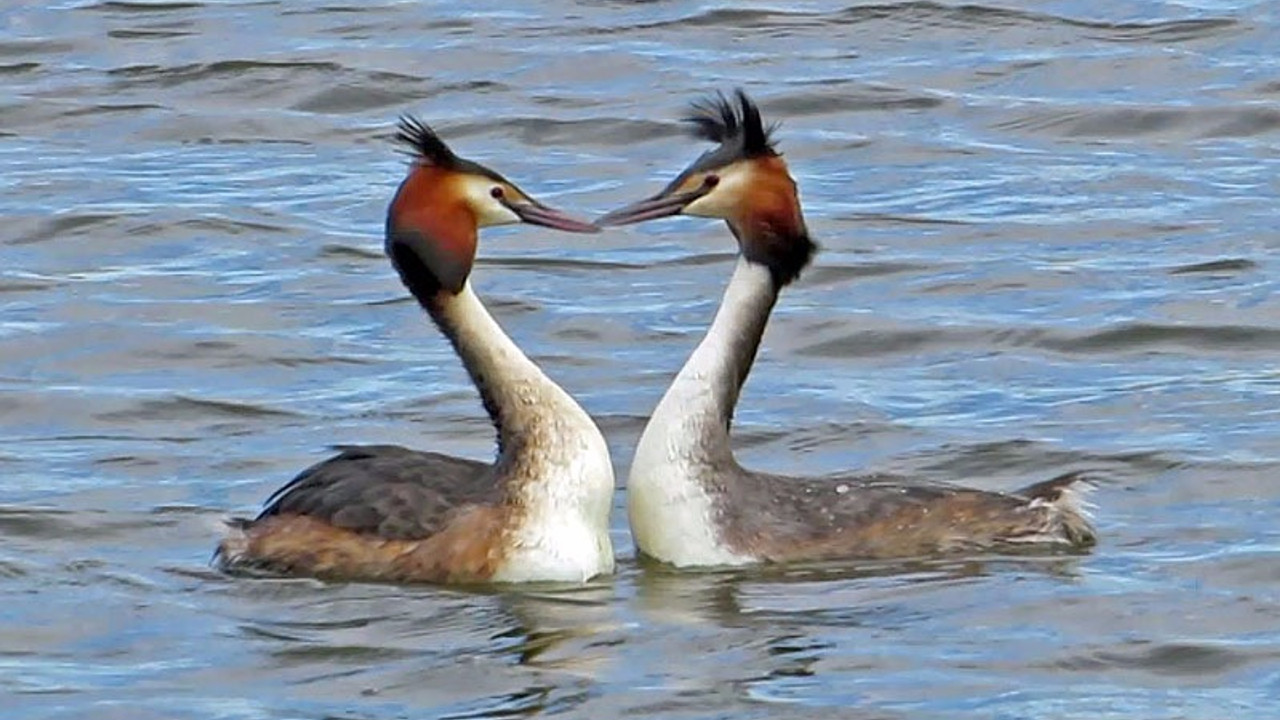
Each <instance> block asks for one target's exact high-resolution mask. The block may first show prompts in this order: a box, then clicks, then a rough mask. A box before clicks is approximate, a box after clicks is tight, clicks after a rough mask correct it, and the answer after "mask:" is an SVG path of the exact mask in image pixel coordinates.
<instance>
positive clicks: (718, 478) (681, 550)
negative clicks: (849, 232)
mask: <svg viewBox="0 0 1280 720" xmlns="http://www.w3.org/2000/svg"><path fill="white" fill-rule="evenodd" d="M736 100H737V104H736V106H735V104H734V103H733V101H731V100H730V99H728V98H726V97H724V96H723V95H718V96H717V97H715V98H712V99H709V100H707V101H704V102H699V103H695V104H694V106H693V112H692V113H691V114H690V115H689V117H687V118H686V119H687V120H688V121H689V122H691V123H692V125H693V131H694V134H695V135H697V136H698V137H700V138H703V139H705V140H709V141H711V142H714V143H718V144H719V146H718V147H717V148H715V149H714V150H711V151H709V152H707V153H704V154H703V155H702V156H701V157H699V158H698V159H697V160H696V161H694V163H693V164H692V165H690V166H689V167H688V168H687V169H686V170H685V171H684V172H682V173H680V175H679V176H677V177H676V179H675V180H674V181H672V182H671V183H670V184H669V185H667V187H665V188H664V189H663V190H662V191H661V192H659V193H658V194H657V195H654V196H653V197H651V198H648V199H646V200H642V201H640V202H637V203H634V204H632V205H628V206H626V207H623V208H620V209H618V210H615V211H613V212H610V213H607V214H606V215H604V216H602V217H600V218H598V219H597V220H596V222H597V223H598V224H600V225H623V224H627V223H635V222H641V221H644V220H653V219H655V218H661V217H667V216H670V215H677V214H684V215H695V216H699V217H711V218H721V219H723V220H725V222H726V223H727V224H728V225H729V230H730V232H732V233H733V236H734V237H735V238H737V241H738V248H739V251H740V254H739V257H738V260H737V266H736V267H735V268H734V271H733V276H732V278H730V280H729V286H728V288H727V289H726V290H725V294H724V299H723V300H722V301H721V303H720V309H719V310H718V311H717V312H716V315H715V319H714V320H713V321H712V323H711V328H710V329H709V330H708V331H707V334H706V337H704V338H703V340H702V342H701V343H699V345H698V347H697V349H695V350H694V351H693V355H692V356H690V358H689V360H688V361H687V362H686V363H685V365H684V368H683V369H681V370H680V373H679V375H677V376H676V379H675V381H674V382H672V384H671V387H670V388H669V389H668V390H667V392H666V394H665V395H664V396H663V397H662V400H661V401H660V402H659V403H658V407H657V408H656V409H655V410H654V412H653V415H652V417H650V419H649V423H648V425H647V426H646V427H645V429H644V432H643V434H642V435H641V437H640V442H639V444H638V446H637V447H636V452H635V459H634V460H633V462H632V465H631V474H630V478H629V480H628V483H627V494H628V502H627V506H628V512H629V516H630V521H631V532H632V534H633V536H634V537H635V542H636V546H637V547H638V549H639V550H640V552H641V553H643V554H645V555H648V556H650V557H653V558H655V559H657V560H661V561H664V562H667V563H670V564H672V565H676V566H708V565H741V564H748V563H755V562H785V561H796V560H820V559H834V558H888V557H908V556H919V555H927V554H933V553H938V552H947V551H955V550H962V549H983V548H996V547H1001V546H1003V547H1012V546H1019V545H1026V544H1043V545H1047V546H1057V547H1061V548H1071V549H1078V548H1085V547H1088V546H1091V545H1092V544H1094V542H1095V535H1094V531H1093V528H1092V527H1091V526H1090V524H1089V521H1088V519H1087V517H1086V514H1085V512H1084V509H1083V507H1082V503H1081V498H1080V497H1079V491H1080V489H1081V486H1080V485H1079V484H1078V482H1077V481H1078V480H1079V479H1080V478H1079V476H1078V475H1075V474H1072V475H1063V476H1061V477H1057V478H1054V479H1051V480H1046V481H1043V482H1040V483H1037V484H1035V485H1031V486H1029V487H1027V488H1024V489H1022V490H1019V491H1016V492H1014V493H1011V494H1002V493H994V492H984V491H980V490H974V489H968V488H962V487H954V486H948V485H942V484H929V483H923V482H913V481H909V480H905V479H902V478H895V477H890V476H883V475H859V474H848V475H836V476H828V477H824V478H798V477H784V476H780V475H771V474H766V473H760V472H753V471H751V470H746V469H744V468H743V467H741V466H740V465H738V463H737V461H736V460H735V459H734V457H733V450H732V447H731V445H730V441H729V426H730V423H731V421H732V418H733V410H734V406H735V405H736V404H737V402H738V396H739V393H740V392H741V388H742V385H743V383H744V382H745V381H746V379H747V373H748V372H750V370H751V364H752V362H753V361H754V360H755V356H756V350H757V348H758V347H759V345H760V338H761V336H762V335H763V334H764V329H765V324H766V323H767V322H768V320H769V313H770V312H771V311H772V309H773V305H774V303H775V302H776V300H777V298H778V293H779V291H780V290H781V289H782V288H783V287H785V286H786V285H788V284H789V283H790V282H791V281H793V280H795V279H796V277H797V276H798V275H799V274H800V271H801V270H802V269H803V268H804V267H805V266H806V265H807V264H808V263H809V260H810V258H811V257H812V255H813V254H814V252H815V250H816V247H815V245H814V243H813V242H812V241H811V240H810V239H809V233H808V230H807V229H806V228H805V223H804V216H803V214H802V213H801V210H800V200H799V197H798V195H797V191H796V184H795V181H794V180H792V178H791V175H790V173H789V172H788V170H787V165H786V163H785V162H784V161H783V159H782V157H781V156H780V155H779V154H778V152H777V150H776V149H775V148H774V145H773V140H772V137H771V133H772V130H773V129H772V128H766V127H765V126H764V124H763V123H762V122H761V120H760V111H759V110H758V109H757V108H756V106H755V104H753V103H752V102H751V100H750V99H749V98H748V97H747V96H746V94H745V93H743V92H742V91H741V90H738V91H737V93H736Z"/></svg>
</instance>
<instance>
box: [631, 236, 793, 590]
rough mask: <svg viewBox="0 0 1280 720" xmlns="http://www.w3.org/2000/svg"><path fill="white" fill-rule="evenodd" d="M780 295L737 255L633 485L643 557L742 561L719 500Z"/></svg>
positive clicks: (647, 435)
mask: <svg viewBox="0 0 1280 720" xmlns="http://www.w3.org/2000/svg"><path fill="white" fill-rule="evenodd" d="M777 298H778V290H777V288H776V287H775V285H774V282H773V279H772V277H771V276H770V273H769V269H768V268H766V267H765V266H763V265H759V264H756V263H752V262H749V261H747V260H746V259H744V258H741V257H739V258H738V263H737V266H736V267H735V268H734V271H733V276H732V277H731V278H730V280H729V285H728V287H727V288H726V289H725V293H724V299H723V300H721V302H720V309H719V310H718V311H717V312H716V316H715V320H713V321H712V323H711V327H710V329H709V330H708V331H707V334H706V337H704V338H703V339H702V342H701V343H699V344H698V347H697V349H696V350H694V351H693V355H691V356H690V357H689V360H688V361H687V362H686V363H685V365H684V368H682V369H681V370H680V373H679V374H678V375H677V376H676V379H675V381H674V382H672V383H671V387H670V388H668V389H667V392H666V394H665V395H663V396H662V400H661V401H660V402H659V403H658V407H657V408H656V409H655V410H654V411H653V415H652V416H651V417H650V418H649V423H648V425H646V426H645V429H644V432H643V433H642V434H641V436H640V442H639V444H638V445H637V446H636V454H635V459H634V460H633V462H632V466H631V474H630V479H629V481H628V485H627V491H628V511H629V514H630V518H631V527H632V533H633V535H634V536H635V540H636V544H637V546H639V548H640V550H641V551H642V552H644V553H645V554H647V555H650V556H653V557H656V558H658V559H660V560H665V561H667V562H670V563H673V564H675V565H695V564H701V565H706V564H736V563H739V562H745V559H743V558H741V557H738V556H736V555H734V554H733V553H732V552H730V551H728V550H727V549H724V548H723V546H722V543H721V542H720V541H719V538H718V537H717V536H716V526H717V523H716V519H717V518H716V509H715V505H714V502H713V497H714V496H716V495H717V494H720V493H723V492H725V491H726V490H727V489H728V488H727V486H728V485H731V484H732V482H733V478H734V472H733V471H734V470H737V469H738V466H737V463H736V462H735V461H734V459H733V450H732V446H731V445H730V442H729V426H730V423H731V422H732V420H733V410H734V406H736V405H737V403H738V395H739V393H740V391H741V389H742V384H743V383H744V382H746V379H747V374H748V373H749V372H750V371H751V364H752V363H753V362H754V361H755V356H756V350H757V349H758V348H759V347H760V339H761V337H762V336H763V335H764V329H765V325H766V324H767V323H768V321H769V313H770V312H771V311H772V310H773V305H774V303H775V302H776V301H777Z"/></svg>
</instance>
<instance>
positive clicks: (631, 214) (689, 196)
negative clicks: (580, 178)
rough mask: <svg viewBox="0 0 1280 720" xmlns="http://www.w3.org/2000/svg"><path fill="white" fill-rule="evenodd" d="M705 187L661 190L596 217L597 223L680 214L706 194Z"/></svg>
mask: <svg viewBox="0 0 1280 720" xmlns="http://www.w3.org/2000/svg"><path fill="white" fill-rule="evenodd" d="M706 194H707V191H706V190H704V189H699V190H694V191H692V192H682V193H670V194H668V193H667V192H666V191H663V192H660V193H658V194H657V195H654V196H653V197H651V198H647V199H644V200H641V201H639V202H635V203H631V204H630V205H626V206H624V207H620V208H618V209H617V210H614V211H612V212H607V213H605V214H604V215H601V216H600V217H598V218H596V224H597V225H630V224H631V223H638V222H644V221H645V220H656V219H657V218H664V217H670V216H672V215H679V214H680V212H681V211H682V210H684V208H685V206H686V205H688V204H689V203H691V202H693V201H694V200H697V199H698V198H700V197H702V196H703V195H706Z"/></svg>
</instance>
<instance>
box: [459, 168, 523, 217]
mask: <svg viewBox="0 0 1280 720" xmlns="http://www.w3.org/2000/svg"><path fill="white" fill-rule="evenodd" d="M495 187H497V184H496V183H494V182H493V181H492V180H489V179H487V178H480V177H468V178H466V179H465V180H463V193H464V194H465V195H466V196H467V204H468V205H470V206H471V209H472V210H474V211H475V213H476V224H477V225H479V226H480V227H491V226H493V225H513V224H515V223H518V222H520V217H519V216H518V215H516V214H515V213H513V212H511V210H510V209H509V208H508V207H507V206H506V205H503V204H502V203H500V202H498V200H497V199H495V198H494V197H493V195H492V192H493V189H494V188H495Z"/></svg>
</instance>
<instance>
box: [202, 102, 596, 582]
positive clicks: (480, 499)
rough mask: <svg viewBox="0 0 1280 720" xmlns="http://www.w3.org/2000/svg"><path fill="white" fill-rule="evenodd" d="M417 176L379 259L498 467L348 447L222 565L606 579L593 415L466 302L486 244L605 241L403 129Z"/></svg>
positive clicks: (391, 220)
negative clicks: (443, 351) (438, 340)
mask: <svg viewBox="0 0 1280 720" xmlns="http://www.w3.org/2000/svg"><path fill="white" fill-rule="evenodd" d="M396 139H397V140H398V141H399V142H401V143H403V144H404V145H406V146H408V148H409V149H410V151H411V152H412V154H413V162H412V165H411V167H410V169H409V174H408V177H406V178H405V180H404V182H402V183H401V184H400V188H399V190H397V192H396V195H395V198H394V199H393V200H392V201H391V206H390V208H389V209H388V210H387V225H386V251H387V255H389V256H390V258H391V263H392V264H393V265H394V266H395V268H396V270H397V271H398V272H399V274H400V279H401V280H402V281H403V282H404V284H405V285H406V286H407V287H408V288H409V291H410V292H411V293H412V294H413V296H414V297H415V298H417V300H418V303H419V304H420V305H421V306H422V307H423V309H425V310H426V311H427V313H428V314H429V315H430V316H431V319H432V320H433V321H435V324H436V326H437V327H439V329H440V331H441V332H442V333H444V335H445V336H446V337H448V339H449V341H450V342H451V343H452V344H453V348H454V350H456V351H457V353H458V355H459V357H460V358H461V359H462V363H463V365H465V366H466V368H467V372H468V373H469V374H470V376H471V379H472V381H473V382H474V383H475V385H476V388H477V389H478V390H479V391H480V398H481V400H482V401H483V402H484V408H485V410H486V411H488V413H489V417H490V419H491V420H492V422H493V425H494V428H495V429H496V430H497V435H498V457H497V460H496V461H495V462H494V463H487V462H480V461H478V460H468V459H464V458H456V457H449V456H447V455H440V454H438V453H428V452H419V451H416V450H409V449H406V448H402V447H397V446H390V445H375V446H365V447H348V448H345V449H344V450H343V451H342V453H341V454H339V455H337V456H336V457H332V458H330V459H328V460H325V461H323V462H321V463H318V464H316V465H314V466H312V467H310V468H308V469H307V470H304V471H303V472H302V474H300V475H298V476H297V477H296V478H294V479H293V480H292V481H291V482H289V483H288V484H286V485H285V486H284V487H282V488H280V489H279V490H277V491H276V492H275V493H274V494H273V495H272V496H271V497H270V498H268V500H267V506H266V508H265V509H264V510H263V511H262V513H261V514H260V515H258V517H257V518H256V519H254V520H250V521H236V522H233V523H232V528H231V532H230V533H229V534H228V536H227V537H226V538H225V539H224V540H223V541H222V543H221V544H220V545H219V547H218V551H217V553H216V555H215V557H216V558H217V559H218V560H220V561H221V562H222V564H223V565H224V566H225V567H232V568H235V567H252V568H263V569H267V570H271V571H275V572H281V573H289V574H299V575H315V576H321V577H326V578H333V579H341V580H380V581H397V582H412V581H422V582H436V583H480V582H523V581H565V582H581V581H584V580H587V579H588V578H590V577H592V576H595V575H599V574H602V573H608V572H612V571H613V563H614V560H613V546H612V544H611V543H610V540H609V510H610V508H611V507H612V505H613V490H614V483H613V465H612V463H611V462H610V460H609V450H608V448H607V446H606V445H605V441H604V437H603V436H602V435H601V434H600V430H599V429H598V428H597V427H596V424H595V422H594V421H593V420H592V419H591V417H590V416H588V415H587V413H586V412H585V411H584V410H583V409H582V408H581V407H580V406H579V405H578V403H576V402H574V400H573V398H571V397H569V395H568V393H566V392H565V391H564V390H562V389H561V388H560V387H559V386H558V385H556V384H555V383H554V382H552V381H551V380H550V379H549V378H548V377H547V376H546V375H544V374H543V372H542V370H540V369H539V368H538V366H537V365H535V364H534V363H533V361H532V360H530V359H529V358H528V357H527V356H526V355H525V354H524V353H523V352H521V351H520V348H519V347H517V346H516V344H515V343H514V342H512V340H511V338H509V337H508V336H507V335H506V333H504V332H503V331H502V328H501V327H499V326H498V323H497V322H496V321H495V320H494V319H493V317H492V316H491V315H490V314H489V313H488V311H487V310H485V307H484V305H483V304H482V303H481V302H480V299H479V298H478V297H476V295H475V293H474V292H473V291H472V289H471V283H470V281H469V279H468V278H469V277H470V275H471V268H472V265H473V264H474V262H475V255H476V244H477V230H478V229H479V228H482V227H486V226H490V225H505V224H510V223H519V222H525V223H531V224H534V225H542V226H546V227H550V228H555V229H558V230H566V231H570V232H597V231H598V228H596V227H595V226H594V225H590V224H587V223H584V222H581V221H578V220H574V219H573V218H570V217H568V216H566V215H563V214H561V213H560V212H559V211H556V210H552V209H551V208H549V207H547V206H545V205H542V204H541V203H538V202H536V201H534V200H533V199H532V198H530V197H529V196H528V195H526V194H525V193H524V192H522V191H521V190H520V189H519V188H517V187H516V186H515V185H514V184H512V183H511V182H510V181H509V180H507V179H505V178H503V177H502V176H501V175H498V174H497V173H495V172H493V171H492V170H490V169H488V168H486V167H483V166H481V165H478V164H476V163H473V162H470V161H468V160H464V159H462V158H460V157H458V156H456V155H454V154H453V152H452V151H450V150H449V148H448V147H447V146H446V145H445V144H444V141H443V140H441V139H440V138H439V137H438V136H437V135H436V134H435V133H434V132H433V131H432V130H431V128H429V127H427V126H426V125H424V124H422V123H420V122H418V121H416V120H413V119H412V118H405V119H403V120H402V121H401V123H400V130H399V133H398V134H397V136H396Z"/></svg>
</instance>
